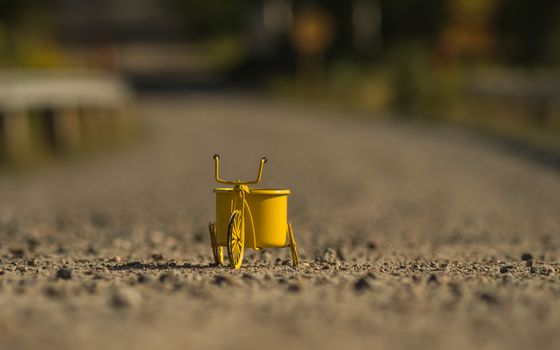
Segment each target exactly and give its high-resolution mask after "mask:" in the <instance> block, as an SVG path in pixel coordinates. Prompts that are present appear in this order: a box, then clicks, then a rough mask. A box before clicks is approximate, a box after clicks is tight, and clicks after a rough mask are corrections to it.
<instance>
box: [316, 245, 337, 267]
mask: <svg viewBox="0 0 560 350" xmlns="http://www.w3.org/2000/svg"><path fill="white" fill-rule="evenodd" d="M320 260H322V261H324V262H327V263H331V264H334V263H336V261H337V259H336V251H335V250H334V249H332V248H327V249H325V251H324V252H323V256H322V257H321V259H320Z"/></svg>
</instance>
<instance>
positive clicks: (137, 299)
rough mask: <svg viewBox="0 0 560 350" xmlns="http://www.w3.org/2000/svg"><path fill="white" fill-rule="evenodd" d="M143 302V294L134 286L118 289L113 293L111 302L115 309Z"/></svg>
mask: <svg viewBox="0 0 560 350" xmlns="http://www.w3.org/2000/svg"><path fill="white" fill-rule="evenodd" d="M141 302H142V295H141V294H140V292H138V291H137V290H135V289H132V288H120V289H117V290H116V291H115V292H113V294H112V295H111V299H110V304H111V306H113V307H114V308H115V309H127V308H131V307H135V306H137V305H139V304H140V303H141Z"/></svg>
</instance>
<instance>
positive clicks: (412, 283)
mask: <svg viewBox="0 0 560 350" xmlns="http://www.w3.org/2000/svg"><path fill="white" fill-rule="evenodd" d="M138 111H139V113H140V114H141V115H142V118H143V119H144V120H145V123H146V126H147V127H146V133H145V136H144V137H143V141H142V142H139V143H137V144H135V145H131V146H127V147H125V148H123V149H120V150H119V151H117V152H113V153H110V154H108V153H103V152H100V153H98V154H93V155H91V156H88V157H87V159H86V158H82V159H73V160H65V161H60V162H56V163H55V164H51V165H49V166H46V167H43V168H41V169H38V170H36V171H33V172H26V173H19V174H13V173H3V174H0V310H1V312H0V348H2V349H37V348H41V349H78V348H80V349H100V348H120V349H123V348H131V349H154V348H156V349H203V348H222V349H224V348H225V349H237V348H245V349H263V348H266V349H295V348H322V349H340V348H341V347H343V348H346V349H364V348H374V347H379V348H388V347H390V348H396V349H401V348H402V349H412V348H414V349H469V348H477V349H506V348H507V349H558V348H559V347H560V332H558V330H559V329H560V260H559V259H560V174H559V172H558V169H553V168H550V167H544V166H541V165H538V164H537V163H536V162H533V161H532V160H531V159H527V158H523V157H519V156H517V155H515V154H513V153H512V152H510V151H506V150H504V149H502V148H501V147H500V146H499V145H498V144H496V143H494V142H490V141H488V140H485V139H483V138H481V137H478V136H475V135H472V134H469V133H466V132H464V131H460V130H455V129H452V128H447V127H433V126H429V125H422V124H414V123H399V122H394V121H393V122H390V121H383V120H377V121H373V120H368V119H366V118H364V117H361V116H359V115H353V114H351V113H347V112H343V111H334V110H328V109H320V108H311V107H309V106H298V105H290V104H286V103H283V102H279V101H271V100H266V99H259V98H254V97H247V96H234V95H211V94H206V95H186V96H180V95H177V96H174V97H155V96H152V97H150V96H147V97H143V98H142V99H141V100H140V102H139V106H138ZM214 153H220V154H221V156H222V158H221V159H222V169H223V175H224V177H226V178H241V179H244V178H252V177H254V175H255V173H256V170H257V165H258V160H259V158H260V157H261V156H267V157H268V159H269V162H268V163H267V164H266V166H265V172H264V177H263V180H264V181H263V184H262V186H263V187H279V188H290V189H291V190H292V195H290V207H289V216H290V220H291V222H292V223H293V226H294V231H295V236H296V240H297V241H298V247H299V251H300V258H301V260H302V263H301V265H300V267H298V268H293V267H292V266H291V264H290V262H289V251H288V250H286V249H283V250H281V249H278V250H263V251H259V252H253V251H247V252H246V258H245V261H244V265H243V267H242V268H241V269H240V270H238V271H233V270H231V269H229V268H222V267H215V266H213V264H212V263H211V262H212V259H211V251H210V248H209V239H208V234H207V225H208V222H209V221H211V220H213V216H214V212H213V210H214V194H213V193H212V188H213V187H214V186H215V184H214V183H213V177H212V176H213V163H212V155H213V154H214Z"/></svg>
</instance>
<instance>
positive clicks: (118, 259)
mask: <svg viewBox="0 0 560 350" xmlns="http://www.w3.org/2000/svg"><path fill="white" fill-rule="evenodd" d="M121 260H122V259H121V257H120V256H118V255H117V256H115V257H113V258H112V259H111V262H114V263H117V264H118V263H120V262H121Z"/></svg>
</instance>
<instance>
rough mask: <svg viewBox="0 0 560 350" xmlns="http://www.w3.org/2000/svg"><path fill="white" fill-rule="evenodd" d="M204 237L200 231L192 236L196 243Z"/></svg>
mask: <svg viewBox="0 0 560 350" xmlns="http://www.w3.org/2000/svg"><path fill="white" fill-rule="evenodd" d="M204 237H205V235H203V234H202V233H200V232H198V233H195V234H194V236H193V238H194V241H195V242H197V243H201V242H203V241H204Z"/></svg>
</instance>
